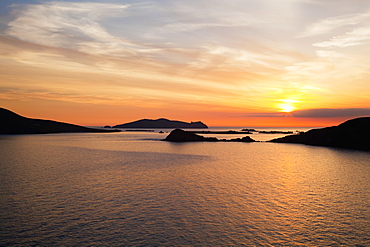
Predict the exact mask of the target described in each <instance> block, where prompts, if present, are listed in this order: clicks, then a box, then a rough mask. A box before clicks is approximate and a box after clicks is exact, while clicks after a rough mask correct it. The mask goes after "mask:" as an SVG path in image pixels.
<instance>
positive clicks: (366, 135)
mask: <svg viewBox="0 0 370 247" xmlns="http://www.w3.org/2000/svg"><path fill="white" fill-rule="evenodd" d="M270 142H280V143H300V144H307V145H314V146H327V147H340V148H350V149H358V150H370V117H362V118H355V119H351V120H348V121H346V122H344V123H342V124H340V125H338V126H333V127H327V128H322V129H312V130H309V131H307V132H304V133H300V134H298V135H289V136H285V137H282V138H277V139H273V140H271V141H270Z"/></svg>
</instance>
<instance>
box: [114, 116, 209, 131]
mask: <svg viewBox="0 0 370 247" xmlns="http://www.w3.org/2000/svg"><path fill="white" fill-rule="evenodd" d="M113 128H137V129H139V128H147V129H175V128H181V129H189V128H193V129H207V128H208V126H207V125H205V124H204V123H202V122H200V121H198V122H191V123H186V122H182V121H176V120H168V119H165V118H159V119H141V120H137V121H134V122H130V123H125V124H119V125H115V126H113Z"/></svg>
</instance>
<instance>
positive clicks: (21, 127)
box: [0, 108, 120, 134]
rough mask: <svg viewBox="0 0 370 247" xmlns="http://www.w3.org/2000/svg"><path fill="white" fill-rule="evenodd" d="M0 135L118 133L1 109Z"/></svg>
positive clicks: (112, 130)
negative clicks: (26, 115)
mask: <svg viewBox="0 0 370 247" xmlns="http://www.w3.org/2000/svg"><path fill="white" fill-rule="evenodd" d="M0 119H1V120H0V134H48V133H68V132H99V133H104V132H118V131H120V130H114V129H109V130H107V129H92V128H87V127H83V126H79V125H75V124H68V123H62V122H57V121H52V120H42V119H33V118H26V117H23V116H20V115H18V114H16V113H14V112H12V111H10V110H7V109H4V108H0Z"/></svg>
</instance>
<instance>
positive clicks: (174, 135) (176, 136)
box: [164, 129, 255, 142]
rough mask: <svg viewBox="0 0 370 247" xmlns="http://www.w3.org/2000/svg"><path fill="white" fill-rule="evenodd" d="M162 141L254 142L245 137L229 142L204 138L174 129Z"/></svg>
mask: <svg viewBox="0 0 370 247" xmlns="http://www.w3.org/2000/svg"><path fill="white" fill-rule="evenodd" d="M164 141H168V142H255V140H253V139H252V138H250V137H249V136H245V137H243V138H235V139H231V140H225V139H221V140H219V139H217V138H215V137H204V136H200V135H197V134H195V133H192V132H190V131H185V130H182V129H175V130H172V131H171V133H170V134H169V135H168V136H167V137H166V138H165V139H164Z"/></svg>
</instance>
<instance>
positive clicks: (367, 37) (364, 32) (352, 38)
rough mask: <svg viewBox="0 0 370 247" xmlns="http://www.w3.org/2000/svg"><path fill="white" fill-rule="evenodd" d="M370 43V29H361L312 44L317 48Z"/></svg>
mask: <svg viewBox="0 0 370 247" xmlns="http://www.w3.org/2000/svg"><path fill="white" fill-rule="evenodd" d="M369 42H370V28H369V27H363V28H358V29H355V30H353V31H351V32H347V33H345V34H343V35H339V36H335V37H333V38H331V39H330V40H329V41H323V42H318V43H314V44H313V46H317V47H349V46H357V45H365V44H369Z"/></svg>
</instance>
